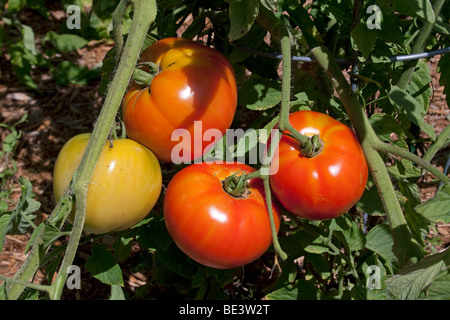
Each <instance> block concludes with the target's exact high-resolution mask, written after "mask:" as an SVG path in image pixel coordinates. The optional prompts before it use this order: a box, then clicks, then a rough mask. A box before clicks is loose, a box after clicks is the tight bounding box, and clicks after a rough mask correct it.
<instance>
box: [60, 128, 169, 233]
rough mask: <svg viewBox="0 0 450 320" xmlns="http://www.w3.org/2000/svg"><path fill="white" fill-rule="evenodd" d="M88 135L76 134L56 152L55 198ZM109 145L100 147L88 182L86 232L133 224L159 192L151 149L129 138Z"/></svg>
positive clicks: (159, 181)
mask: <svg viewBox="0 0 450 320" xmlns="http://www.w3.org/2000/svg"><path fill="white" fill-rule="evenodd" d="M89 138H90V134H88V133H86V134H80V135H77V136H75V137H73V138H71V139H70V140H69V141H67V142H66V144H65V145H64V146H63V148H62V149H61V151H60V152H59V154H58V157H57V159H56V163H55V168H54V173H53V192H54V196H55V199H56V201H59V199H61V198H62V196H63V194H64V192H65V190H66V189H67V187H68V186H69V183H70V181H71V179H72V176H73V173H74V172H75V170H76V169H77V168H78V166H79V165H80V162H81V159H82V157H83V154H84V151H85V149H86V147H87V144H88V141H89ZM112 146H113V147H111V146H110V143H109V142H107V143H106V144H105V146H104V147H103V150H102V153H101V155H100V158H99V159H98V161H97V164H96V167H95V170H94V173H93V176H92V179H91V181H90V183H89V188H88V192H87V208H86V216H85V223H84V228H83V230H84V231H86V232H90V233H96V234H101V233H107V232H113V231H120V230H125V229H128V228H130V227H132V226H133V225H135V224H136V223H138V222H139V221H140V220H142V219H143V218H145V217H146V216H147V215H148V214H149V213H150V211H151V210H152V208H153V207H154V205H155V204H156V201H157V200H158V197H159V195H160V192H161V188H162V174H161V169H160V166H159V162H158V159H157V158H156V157H155V155H154V154H153V153H152V152H151V151H150V150H148V149H147V148H146V147H144V146H142V145H140V144H139V143H137V142H135V141H133V140H130V139H117V140H114V141H113V144H112ZM73 214H74V212H73V213H72V215H71V216H69V220H73Z"/></svg>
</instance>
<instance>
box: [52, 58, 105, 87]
mask: <svg viewBox="0 0 450 320" xmlns="http://www.w3.org/2000/svg"><path fill="white" fill-rule="evenodd" d="M53 76H54V77H55V80H56V82H57V83H58V84H59V85H62V86H67V85H69V84H81V85H85V84H88V83H89V82H90V81H91V80H93V79H96V78H98V77H99V76H100V69H97V68H95V69H92V70H91V69H89V68H87V67H85V66H79V65H77V64H74V63H72V62H70V61H63V62H61V63H60V64H59V65H58V66H57V67H56V70H55V71H54V74H53Z"/></svg>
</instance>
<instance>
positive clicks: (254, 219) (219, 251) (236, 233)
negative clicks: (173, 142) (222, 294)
mask: <svg viewBox="0 0 450 320" xmlns="http://www.w3.org/2000/svg"><path fill="white" fill-rule="evenodd" d="M253 171H255V170H254V169H253V168H251V167H249V166H248V165H245V164H241V163H225V164H216V163H205V162H203V163H199V164H192V165H190V166H188V167H186V168H184V169H182V170H181V171H180V172H178V173H177V174H176V175H175V176H174V177H173V178H172V180H171V181H170V183H169V185H168V187H167V190H166V193H165V197H164V219H165V222H166V225H167V230H168V232H169V234H170V235H171V236H172V238H173V239H174V242H175V243H176V244H177V245H178V246H179V248H180V249H181V250H182V251H183V252H185V253H186V255H188V256H189V257H191V258H192V259H193V260H195V261H197V262H199V263H201V264H204V265H206V266H210V267H214V268H218V269H228V268H234V267H238V266H243V265H245V264H247V263H250V262H252V261H253V260H255V259H257V258H258V257H260V256H261V255H262V254H263V253H264V252H265V251H267V249H268V248H269V246H270V244H271V243H272V235H271V227H270V219H269V213H268V210H267V207H266V202H265V196H264V188H263V184H262V181H261V180H260V179H259V178H254V179H250V180H249V181H248V182H247V187H246V189H245V191H244V192H243V194H242V195H240V196H232V195H231V194H229V193H228V192H227V191H225V190H224V183H225V179H226V178H228V177H230V176H232V175H239V173H240V174H243V173H250V172H253ZM273 218H274V223H275V227H276V230H277V231H278V230H279V227H280V213H279V210H278V209H277V208H276V206H275V205H274V207H273Z"/></svg>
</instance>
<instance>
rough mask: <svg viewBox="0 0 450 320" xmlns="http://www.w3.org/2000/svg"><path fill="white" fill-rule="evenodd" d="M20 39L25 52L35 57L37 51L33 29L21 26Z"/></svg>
mask: <svg viewBox="0 0 450 320" xmlns="http://www.w3.org/2000/svg"><path fill="white" fill-rule="evenodd" d="M22 37H23V45H24V48H25V50H27V51H29V52H30V53H31V54H33V55H37V53H38V51H37V49H36V44H35V39H34V32H33V29H31V28H30V27H29V26H27V25H24V24H23V25H22Z"/></svg>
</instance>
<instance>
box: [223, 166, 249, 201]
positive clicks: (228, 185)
mask: <svg viewBox="0 0 450 320" xmlns="http://www.w3.org/2000/svg"><path fill="white" fill-rule="evenodd" d="M238 173H239V172H236V173H234V174H232V175H231V176H229V177H227V178H225V179H224V180H223V181H222V184H223V189H224V190H225V192H226V193H228V194H229V195H231V196H232V197H234V198H243V197H245V194H246V192H247V179H246V175H245V174H241V175H240V176H237V174H238Z"/></svg>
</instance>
